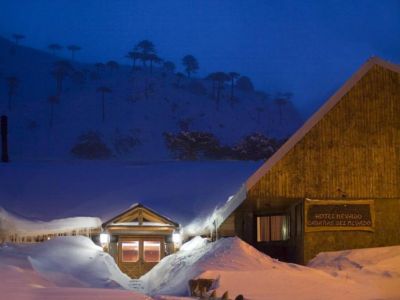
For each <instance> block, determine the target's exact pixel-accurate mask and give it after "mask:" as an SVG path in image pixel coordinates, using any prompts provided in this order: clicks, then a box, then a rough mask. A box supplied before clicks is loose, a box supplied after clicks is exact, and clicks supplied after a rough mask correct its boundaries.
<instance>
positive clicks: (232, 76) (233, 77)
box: [228, 72, 240, 105]
mask: <svg viewBox="0 0 400 300" xmlns="http://www.w3.org/2000/svg"><path fill="white" fill-rule="evenodd" d="M228 76H229V79H230V80H231V97H230V102H231V105H233V103H234V94H233V92H234V87H235V80H236V79H238V78H239V76H240V74H239V73H236V72H229V73H228Z"/></svg>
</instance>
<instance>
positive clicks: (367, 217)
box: [304, 199, 375, 232]
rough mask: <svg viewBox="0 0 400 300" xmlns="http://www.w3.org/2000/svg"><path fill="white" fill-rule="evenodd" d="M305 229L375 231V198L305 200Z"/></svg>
mask: <svg viewBox="0 0 400 300" xmlns="http://www.w3.org/2000/svg"><path fill="white" fill-rule="evenodd" d="M304 219H305V231H306V232H313V231H334V230H352V231H354V230H364V231H374V225H375V210H374V200H310V199H306V201H305V218H304Z"/></svg>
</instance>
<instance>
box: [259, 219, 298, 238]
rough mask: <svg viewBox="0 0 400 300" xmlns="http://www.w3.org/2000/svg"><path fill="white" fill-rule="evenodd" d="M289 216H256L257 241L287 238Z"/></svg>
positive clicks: (288, 234)
mask: <svg viewBox="0 0 400 300" xmlns="http://www.w3.org/2000/svg"><path fill="white" fill-rule="evenodd" d="M289 228H290V224H289V216H286V215H277V216H262V217H257V242H270V241H284V240H287V239H289V236H290V232H289Z"/></svg>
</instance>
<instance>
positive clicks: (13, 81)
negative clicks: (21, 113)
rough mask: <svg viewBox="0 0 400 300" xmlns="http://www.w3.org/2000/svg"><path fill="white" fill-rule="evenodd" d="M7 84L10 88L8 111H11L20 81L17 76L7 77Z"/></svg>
mask: <svg viewBox="0 0 400 300" xmlns="http://www.w3.org/2000/svg"><path fill="white" fill-rule="evenodd" d="M6 83H7V88H8V92H7V94H8V110H11V103H12V99H13V97H14V96H15V95H16V94H17V89H18V84H19V80H18V78H17V77H15V76H8V77H6Z"/></svg>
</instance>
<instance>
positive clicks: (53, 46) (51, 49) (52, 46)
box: [47, 44, 63, 55]
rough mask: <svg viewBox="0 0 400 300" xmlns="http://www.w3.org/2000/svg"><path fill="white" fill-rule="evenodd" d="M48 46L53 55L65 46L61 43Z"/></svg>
mask: <svg viewBox="0 0 400 300" xmlns="http://www.w3.org/2000/svg"><path fill="white" fill-rule="evenodd" d="M47 48H48V49H49V50H50V51H51V53H52V54H53V55H56V52H57V51H60V50H61V49H62V48H63V47H62V46H61V45H59V44H50V45H48V46H47Z"/></svg>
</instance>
